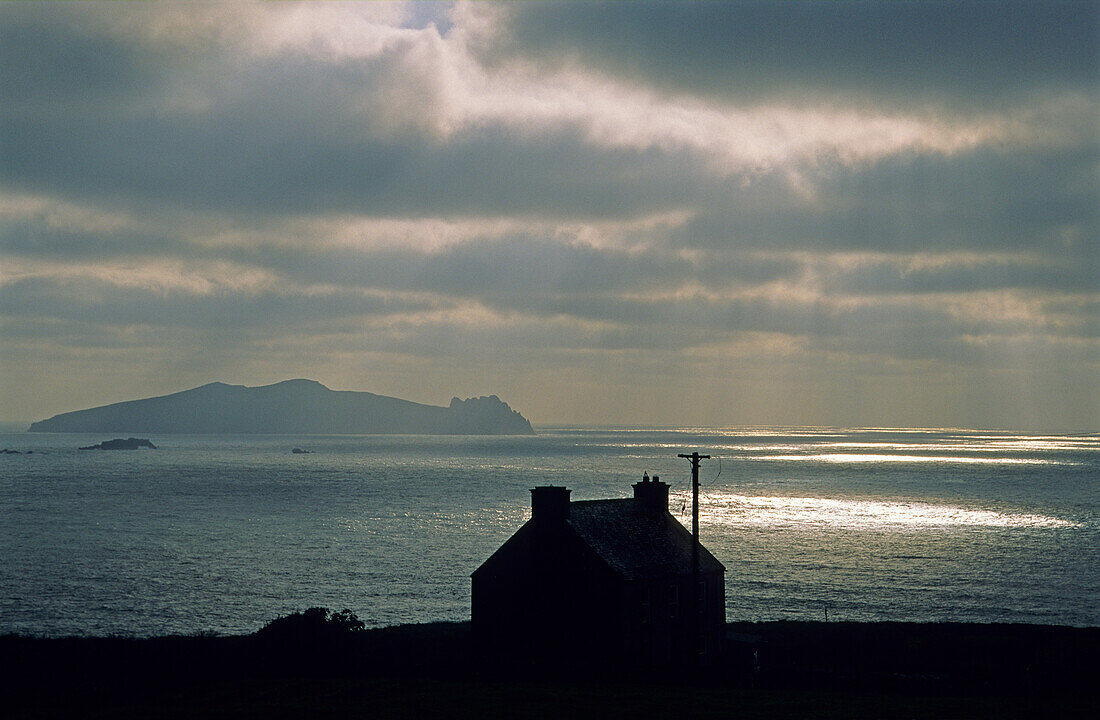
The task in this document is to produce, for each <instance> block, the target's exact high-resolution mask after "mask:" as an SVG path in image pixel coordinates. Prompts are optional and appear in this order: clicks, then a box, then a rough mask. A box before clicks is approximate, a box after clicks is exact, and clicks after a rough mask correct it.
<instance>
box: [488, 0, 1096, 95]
mask: <svg viewBox="0 0 1100 720" xmlns="http://www.w3.org/2000/svg"><path fill="white" fill-rule="evenodd" d="M506 17H507V20H508V22H507V25H506V28H507V29H506V32H504V33H503V34H502V35H503V37H500V38H497V40H498V42H499V44H494V45H491V46H489V47H487V48H485V50H484V52H485V53H486V55H487V57H489V58H496V59H497V60H500V59H502V58H505V57H509V56H511V57H516V56H519V57H529V58H531V59H533V60H535V61H537V62H539V63H543V64H545V63H546V62H547V61H548V60H550V59H554V58H556V59H557V60H558V61H559V62H564V61H565V60H569V59H576V58H579V60H580V62H581V63H583V64H584V65H587V66H592V67H596V68H600V69H602V70H603V71H605V72H609V73H612V74H615V75H618V76H621V77H624V78H631V79H636V80H640V81H642V82H646V83H650V84H652V85H654V86H656V87H659V88H663V89H664V90H666V91H668V92H670V93H702V94H706V95H712V96H718V97H722V98H736V99H744V100H750V101H764V100H774V99H777V98H780V99H796V100H801V101H804V102H820V101H822V100H830V99H832V98H835V97H836V96H837V95H841V96H847V97H849V98H852V99H859V100H862V101H866V102H868V103H874V104H879V103H882V102H883V101H888V102H890V103H892V104H895V105H907V104H910V103H913V102H928V101H933V102H946V103H950V104H955V105H963V106H970V105H974V104H993V105H997V106H1000V105H1001V104H1002V103H1004V102H1018V101H1019V100H1020V99H1022V98H1025V97H1027V96H1028V95H1029V94H1030V93H1034V92H1041V93H1046V92H1052V91H1053V92H1061V91H1066V90H1069V91H1084V92H1088V93H1094V92H1095V89H1096V80H1097V76H1098V74H1100V64H1098V58H1100V7H1098V6H1097V5H1096V3H1093V2H1030V1H1026V2H921V3H917V2H851V1H848V2H814V3H810V2H742V3H719V2H713V3H712V2H631V3H618V2H590V3H547V2H525V3H516V4H513V5H510V6H508V12H507V14H506Z"/></svg>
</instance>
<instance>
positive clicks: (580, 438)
mask: <svg viewBox="0 0 1100 720" xmlns="http://www.w3.org/2000/svg"><path fill="white" fill-rule="evenodd" d="M536 430H537V432H538V434H537V435H536V436H533V437H480V436H479V437H434V436H293V437H292V436H202V435H150V436H148V437H149V439H150V440H152V441H153V442H154V443H155V444H156V445H157V449H155V450H132V451H92V450H78V449H77V448H79V447H80V446H83V445H92V444H95V443H98V442H100V441H102V440H107V439H110V438H111V437H113V436H112V435H110V434H107V435H72V434H39V433H5V434H0V448H8V449H11V450H15V451H18V452H19V453H20V454H4V455H0V634H3V633H20V634H27V635H39V636H67V635H83V636H88V635H91V636H104V635H121V636H136V637H144V636H155V635H166V634H174V633H184V634H192V633H217V634H235V633H247V632H252V631H254V630H256V629H258V628H259V627H261V626H262V625H263V624H264V623H266V622H267V621H269V620H271V619H273V618H275V617H278V616H281V615H285V614H287V613H289V612H293V611H296V610H302V609H304V608H307V607H312V606H326V607H330V608H333V609H341V608H349V609H351V610H353V611H354V612H355V613H356V614H357V615H358V616H359V617H360V618H361V619H362V620H363V621H364V622H365V623H366V624H367V625H368V626H370V627H377V626H385V625H394V624H400V623H415V622H429V621H436V620H465V619H468V618H469V609H470V580H469V575H470V573H471V572H472V571H473V570H474V569H475V568H476V567H477V566H478V565H479V564H480V563H481V562H482V561H484V560H485V559H486V558H487V557H488V556H489V555H490V554H491V553H492V552H493V551H494V550H495V549H496V548H497V547H498V546H499V545H500V544H501V543H502V542H504V541H505V540H506V539H507V538H508V537H509V536H510V535H511V534H512V533H513V532H514V531H515V530H516V529H517V528H518V527H519V526H520V525H521V524H522V523H523V522H524V521H525V519H526V518H527V517H528V516H529V504H530V494H529V492H528V490H529V489H530V488H532V487H534V486H536V485H543V484H555V485H566V486H568V487H569V488H571V489H572V497H573V499H575V500H586V499H595V498H611V497H629V496H630V495H631V487H630V486H631V484H632V483H634V482H637V481H638V480H639V479H640V478H641V476H642V473H643V472H648V473H649V474H650V475H659V476H660V477H661V479H662V480H664V481H666V482H668V483H669V484H670V485H671V487H672V500H671V510H672V512H673V514H674V515H676V516H677V517H679V518H680V520H681V522H683V523H684V524H685V525H686V526H689V527H690V524H691V499H690V495H691V481H690V467H689V465H688V463H687V461H685V460H682V459H679V458H677V457H676V455H677V454H678V453H682V452H691V451H693V450H698V451H700V452H703V453H708V454H710V455H712V456H713V457H712V459H711V460H707V461H704V462H703V465H702V471H701V484H702V491H701V504H700V507H701V510H700V515H701V523H700V524H701V535H702V539H703V543H704V544H705V545H706V546H707V547H708V548H710V549H711V551H712V552H713V553H714V554H715V555H716V556H717V557H718V559H719V560H721V561H722V562H723V563H724V564H725V566H726V614H727V616H728V618H729V619H730V620H760V621H762V620H779V619H790V620H824V619H826V614H827V617H828V619H829V620H846V621H887V620H892V621H918V622H923V621H960V622H1021V623H1044V624H1060V625H1078V626H1095V625H1100V437H1097V436H1095V435H1020V434H1011V433H1001V432H975V431H964V430H950V429H930V430H890V429H820V428H801V429H793V428H779V429H770V428H750V429H716V428H575V427H541V428H536ZM296 447H297V448H302V449H304V450H308V451H309V452H308V454H304V453H303V454H295V453H292V449H293V448H296Z"/></svg>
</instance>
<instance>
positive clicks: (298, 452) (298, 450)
mask: <svg viewBox="0 0 1100 720" xmlns="http://www.w3.org/2000/svg"><path fill="white" fill-rule="evenodd" d="M290 452H292V453H294V454H295V455H309V450H303V449H302V448H294V449H293V450H291V451H290Z"/></svg>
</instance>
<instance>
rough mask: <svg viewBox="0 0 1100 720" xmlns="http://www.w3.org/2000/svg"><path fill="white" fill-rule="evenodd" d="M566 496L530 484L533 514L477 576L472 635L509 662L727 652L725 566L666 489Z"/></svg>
mask: <svg viewBox="0 0 1100 720" xmlns="http://www.w3.org/2000/svg"><path fill="white" fill-rule="evenodd" d="M633 487H634V497H633V498H626V499H622V500H584V501H578V502H570V500H569V492H570V491H569V490H568V489H567V488H564V487H554V486H548V487H537V488H534V489H532V490H531V519H530V520H528V521H527V523H525V524H524V525H523V527H521V528H520V529H519V530H518V531H517V532H516V533H515V535H513V536H512V537H511V538H510V539H509V540H508V541H507V542H505V543H504V544H503V545H502V546H501V547H500V548H499V549H498V550H497V551H496V552H495V553H493V555H492V556H491V557H490V558H489V559H488V560H486V561H485V562H484V563H483V564H482V565H481V567H479V568H478V569H477V570H475V571H474V573H473V608H472V615H473V618H472V619H473V632H474V640H475V643H476V644H477V646H478V649H479V651H480V652H481V653H483V656H484V657H486V658H487V659H488V660H490V661H495V662H498V663H506V664H511V665H520V664H529V663H535V664H544V665H552V664H555V663H566V664H567V666H568V667H575V666H577V665H597V666H604V667H608V666H611V664H617V665H618V666H623V665H625V666H630V667H637V666H649V667H660V666H664V665H669V664H694V663H699V662H702V663H704V664H706V663H708V662H710V661H711V660H712V659H713V658H714V657H715V656H716V655H717V654H718V653H720V652H721V650H722V642H723V632H724V626H725V617H726V612H725V588H724V574H725V568H724V567H723V566H722V563H720V562H718V560H716V559H715V558H714V556H713V555H711V554H710V552H708V551H707V549H706V548H704V547H702V546H701V545H700V546H699V552H698V561H699V570H698V573H697V574H696V573H694V572H693V562H692V545H693V540H692V537H691V533H690V532H689V531H688V530H687V529H686V528H685V527H684V526H683V525H681V524H680V523H679V522H678V521H677V520H676V518H674V517H673V516H672V515H671V514H670V513H669V511H668V485H666V484H665V483H663V482H661V481H660V479H658V478H657V477H654V478H653V480H650V479H649V478H648V477H643V478H642V481H641V482H639V483H636V484H635V485H634V486H633Z"/></svg>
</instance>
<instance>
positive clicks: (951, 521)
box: [680, 493, 1078, 529]
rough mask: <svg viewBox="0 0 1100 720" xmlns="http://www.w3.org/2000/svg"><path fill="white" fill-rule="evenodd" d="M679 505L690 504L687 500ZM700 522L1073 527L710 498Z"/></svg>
mask: <svg viewBox="0 0 1100 720" xmlns="http://www.w3.org/2000/svg"><path fill="white" fill-rule="evenodd" d="M680 500H684V501H690V499H689V498H687V496H686V495H684V497H683V498H680ZM699 520H700V522H701V523H703V524H708V525H726V526H743V527H744V526H794V525H801V526H829V527H838V528H847V529H876V528H904V527H910V528H922V527H928V528H942V527H950V526H965V527H995V528H1065V527H1078V526H1077V525H1076V524H1075V523H1072V522H1069V521H1066V520H1062V519H1059V518H1054V517H1045V516H1043V515H1033V514H1028V513H1002V512H994V511H992V510H977V509H972V508H965V507H957V506H953V505H933V504H929V503H920V502H883V501H874V500H835V499H831V498H808V497H758V496H750V495H731V494H725V493H717V494H708V495H707V502H706V504H705V505H704V506H703V508H702V509H701V510H700V517H699Z"/></svg>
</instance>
